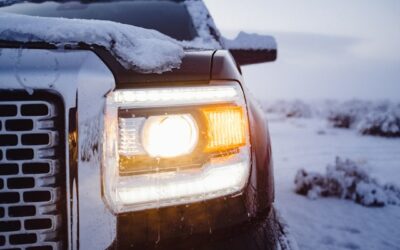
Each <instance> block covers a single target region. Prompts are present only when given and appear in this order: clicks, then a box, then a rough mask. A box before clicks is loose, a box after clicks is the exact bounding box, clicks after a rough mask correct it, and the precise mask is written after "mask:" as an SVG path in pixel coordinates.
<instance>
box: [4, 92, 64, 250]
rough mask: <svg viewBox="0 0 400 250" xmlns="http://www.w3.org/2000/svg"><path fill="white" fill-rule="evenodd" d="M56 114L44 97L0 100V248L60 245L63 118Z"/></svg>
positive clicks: (59, 246) (36, 247) (48, 247)
mask: <svg viewBox="0 0 400 250" xmlns="http://www.w3.org/2000/svg"><path fill="white" fill-rule="evenodd" d="M58 111H61V108H59V107H57V105H56V103H53V102H52V101H48V100H46V99H45V98H44V99H43V98H38V99H34V98H32V97H30V98H29V100H25V99H23V98H18V99H12V98H11V99H10V98H7V99H5V98H4V95H1V97H0V249H5V248H12V249H28V250H34V249H60V248H62V246H63V244H62V243H63V240H62V239H63V236H62V231H63V230H62V226H63V220H64V215H63V213H64V211H65V198H64V196H65V194H64V191H63V190H64V189H63V187H64V185H63V183H65V175H64V174H63V173H64V172H63V168H62V167H61V166H62V164H63V163H62V157H59V155H60V153H61V154H62V147H63V146H62V143H63V142H60V134H61V135H62V133H63V130H61V129H62V127H63V125H61V124H59V123H60V119H61V121H62V120H63V117H62V115H59V112H58ZM59 125H60V126H59ZM64 221H65V220H64Z"/></svg>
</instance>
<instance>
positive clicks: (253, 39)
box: [223, 31, 276, 50]
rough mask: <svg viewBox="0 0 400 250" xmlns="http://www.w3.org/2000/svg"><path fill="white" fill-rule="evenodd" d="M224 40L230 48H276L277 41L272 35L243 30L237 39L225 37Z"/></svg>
mask: <svg viewBox="0 0 400 250" xmlns="http://www.w3.org/2000/svg"><path fill="white" fill-rule="evenodd" d="M223 40H224V44H225V47H226V48H228V49H243V48H246V49H253V50H264V49H265V50H276V41H275V39H274V38H273V37H272V36H266V35H258V34H249V33H246V32H243V31H241V32H240V33H239V34H238V35H237V37H236V38H235V39H233V40H230V39H227V38H223Z"/></svg>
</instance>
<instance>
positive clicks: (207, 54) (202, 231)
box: [0, 0, 288, 250]
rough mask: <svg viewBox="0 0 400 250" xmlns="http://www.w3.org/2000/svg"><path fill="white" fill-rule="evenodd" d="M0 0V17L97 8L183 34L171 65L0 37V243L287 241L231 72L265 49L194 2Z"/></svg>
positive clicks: (267, 144)
mask: <svg viewBox="0 0 400 250" xmlns="http://www.w3.org/2000/svg"><path fill="white" fill-rule="evenodd" d="M1 4H2V3H0V5H1ZM2 5H3V6H2V7H1V8H0V17H1V15H2V13H14V14H20V15H27V16H39V17H52V18H77V19H91V20H93V19H95V20H108V21H112V22H118V23H123V24H127V25H133V26H137V27H143V28H146V29H153V30H157V31H159V32H160V33H163V34H165V35H167V36H170V37H172V38H173V39H176V40H177V41H182V43H183V44H185V43H186V44H187V46H185V49H184V55H183V57H182V62H181V64H180V65H179V67H175V68H173V69H172V70H170V71H165V72H143V71H140V70H138V69H135V68H127V67H124V65H123V64H122V63H121V61H120V60H118V58H117V57H116V56H115V54H113V53H110V51H109V50H107V49H105V48H104V47H103V46H101V44H100V45H95V44H87V43H85V41H82V42H80V43H79V44H75V45H74V46H68V45H65V44H64V45H63V46H56V45H54V44H52V43H49V42H48V41H36V40H35V41H34V42H32V41H19V40H18V39H15V40H13V39H4V36H3V39H1V38H0V249H27V250H38V249H46V250H47V249H83V250H86V249H153V248H156V249H282V248H283V249H288V245H287V246H283V245H282V237H283V231H284V230H283V227H282V224H281V223H280V221H279V220H278V216H277V215H276V213H275V210H274V206H273V204H274V181H273V165H272V154H271V141H270V138H269V134H268V128H267V125H266V122H265V118H264V115H263V113H262V111H261V110H260V109H259V108H258V106H257V104H256V103H255V101H254V100H253V99H252V97H251V95H249V94H248V92H247V90H246V85H245V81H244V79H243V76H242V73H241V66H243V65H247V64H252V63H261V62H269V61H274V60H275V59H276V55H277V52H276V47H275V48H274V47H267V48H262V47H257V46H252V47H251V46H250V47H251V48H246V47H243V46H242V44H241V42H240V41H235V40H233V41H232V40H231V41H230V40H228V39H225V38H223V37H222V36H221V35H220V33H219V31H218V30H217V28H216V27H215V25H214V23H213V21H212V18H211V16H210V14H209V13H208V11H207V8H205V6H204V4H203V3H202V2H201V1H155V0H154V1H98V2H97V1H81V2H78V1H5V2H3V4H2ZM199 16H200V17H199ZM199 19H202V20H200V21H199ZM11 25H12V23H11ZM0 33H1V32H0ZM3 35H4V33H3ZM241 36H242V37H241V38H243V36H246V34H244V33H243V34H241ZM0 37H2V36H0ZM7 37H10V36H7ZM11 37H12V36H11ZM16 37H17V36H16ZM249 37H250V38H251V36H249ZM239 38H240V36H239V37H238V39H239ZM250 38H249V39H247V40H251V39H250ZM239 40H240V39H239ZM245 40H246V39H245ZM255 44H257V43H255ZM241 46H242V47H241Z"/></svg>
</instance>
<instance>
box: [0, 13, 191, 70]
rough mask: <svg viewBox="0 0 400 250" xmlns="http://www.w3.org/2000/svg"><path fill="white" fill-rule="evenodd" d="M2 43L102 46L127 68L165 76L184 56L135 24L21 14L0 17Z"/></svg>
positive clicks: (174, 44)
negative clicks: (3, 41) (163, 73)
mask: <svg viewBox="0 0 400 250" xmlns="http://www.w3.org/2000/svg"><path fill="white" fill-rule="evenodd" d="M0 40H6V41H17V42H48V43H51V44H54V45H56V46H63V45H65V44H72V45H77V44H78V43H80V42H82V43H85V44H88V45H100V46H103V47H105V48H106V49H107V50H109V51H110V52H111V53H112V54H113V55H114V56H115V57H116V58H117V60H118V61H119V62H120V63H121V64H122V65H123V66H124V67H125V68H131V69H135V70H138V71H140V72H142V73H162V72H164V71H169V70H171V69H173V68H177V67H179V66H180V63H181V59H182V57H183V55H184V50H183V47H182V46H181V45H180V44H179V42H178V41H176V40H174V39H172V38H170V37H168V36H166V35H163V34H161V33H160V32H158V31H154V30H148V29H144V28H140V27H135V26H132V25H126V24H121V23H116V22H111V21H101V20H83V19H67V18H52V17H34V16H25V15H18V14H9V13H2V14H0Z"/></svg>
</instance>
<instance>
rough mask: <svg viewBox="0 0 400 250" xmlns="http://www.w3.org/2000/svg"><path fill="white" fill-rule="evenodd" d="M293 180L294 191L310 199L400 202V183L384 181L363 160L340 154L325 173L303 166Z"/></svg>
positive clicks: (370, 203)
mask: <svg viewBox="0 0 400 250" xmlns="http://www.w3.org/2000/svg"><path fill="white" fill-rule="evenodd" d="M294 182H295V192H296V193H298V194H301V195H305V196H307V197H309V198H310V199H317V198H319V197H338V198H340V199H348V200H353V201H354V202H356V203H359V204H362V205H364V206H385V205H388V204H392V205H400V187H398V186H396V185H394V184H386V185H381V184H380V183H379V182H378V181H377V180H376V179H374V178H372V177H370V176H369V175H368V173H367V172H366V171H365V169H364V168H363V166H362V165H361V164H358V163H356V162H355V161H352V160H349V159H345V160H342V159H341V158H339V157H337V158H336V161H335V164H333V165H328V166H327V168H326V174H325V175H322V174H320V173H315V172H307V171H306V170H304V169H300V170H298V172H297V174H296V177H295V181H294Z"/></svg>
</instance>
